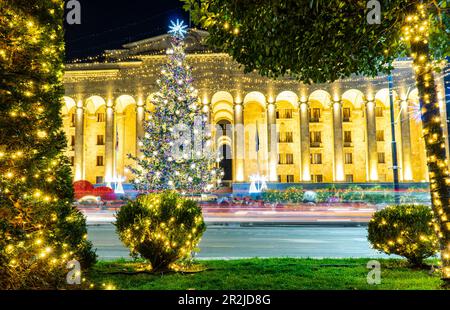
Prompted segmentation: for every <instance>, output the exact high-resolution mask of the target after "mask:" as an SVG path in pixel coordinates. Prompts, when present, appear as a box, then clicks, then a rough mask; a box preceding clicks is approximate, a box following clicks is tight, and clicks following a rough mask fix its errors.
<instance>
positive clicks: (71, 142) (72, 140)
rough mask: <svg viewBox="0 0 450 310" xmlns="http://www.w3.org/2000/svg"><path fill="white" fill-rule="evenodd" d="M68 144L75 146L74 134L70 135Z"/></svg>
mask: <svg viewBox="0 0 450 310" xmlns="http://www.w3.org/2000/svg"><path fill="white" fill-rule="evenodd" d="M70 146H72V147H73V146H75V136H70Z"/></svg>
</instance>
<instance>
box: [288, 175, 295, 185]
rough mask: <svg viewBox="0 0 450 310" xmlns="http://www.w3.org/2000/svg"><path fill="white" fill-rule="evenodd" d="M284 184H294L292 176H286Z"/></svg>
mask: <svg viewBox="0 0 450 310" xmlns="http://www.w3.org/2000/svg"><path fill="white" fill-rule="evenodd" d="M286 182H287V183H294V175H292V174H288V175H287V176H286Z"/></svg>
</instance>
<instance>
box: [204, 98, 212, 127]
mask: <svg viewBox="0 0 450 310" xmlns="http://www.w3.org/2000/svg"><path fill="white" fill-rule="evenodd" d="M202 111H203V113H205V115H206V118H207V120H208V124H209V125H211V121H212V119H211V108H210V105H209V104H208V103H203V107H202Z"/></svg>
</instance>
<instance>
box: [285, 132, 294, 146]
mask: <svg viewBox="0 0 450 310" xmlns="http://www.w3.org/2000/svg"><path fill="white" fill-rule="evenodd" d="M284 140H285V141H284V142H286V143H292V142H294V135H293V133H292V131H288V132H285V139H284Z"/></svg>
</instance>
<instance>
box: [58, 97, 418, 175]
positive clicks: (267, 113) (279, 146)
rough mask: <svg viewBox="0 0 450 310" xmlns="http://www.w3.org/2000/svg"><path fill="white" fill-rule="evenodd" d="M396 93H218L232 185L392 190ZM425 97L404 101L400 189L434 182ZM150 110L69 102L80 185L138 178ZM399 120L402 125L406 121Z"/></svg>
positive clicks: (124, 103) (67, 120) (125, 102)
mask: <svg viewBox="0 0 450 310" xmlns="http://www.w3.org/2000/svg"><path fill="white" fill-rule="evenodd" d="M388 94H389V92H388V90H387V89H382V90H380V91H378V92H377V93H375V94H367V93H366V94H364V93H363V92H361V91H359V90H356V89H352V90H348V91H346V92H344V93H343V94H340V95H331V94H330V93H328V92H327V91H325V90H316V91H314V92H312V93H310V94H308V95H306V94H296V93H294V92H292V91H283V92H281V93H279V94H277V96H271V95H269V94H266V95H264V94H262V93H261V92H249V93H247V94H243V95H242V96H240V95H235V96H233V95H231V93H229V92H226V91H219V92H216V93H214V94H212V95H211V96H203V97H202V98H201V99H202V104H203V111H204V112H205V113H207V114H208V118H209V120H210V122H211V124H212V125H216V124H218V123H220V122H222V123H226V124H229V125H230V127H231V131H232V134H231V136H230V138H229V139H224V138H223V139H220V138H221V137H220V136H222V134H220V133H219V132H217V130H216V129H214V130H213V136H214V137H215V139H214V140H213V141H215V143H214V144H215V147H216V148H219V147H220V146H221V145H222V144H227V145H228V147H229V149H231V153H232V155H233V156H232V162H233V164H232V170H233V171H232V173H231V174H230V175H232V180H230V181H233V182H248V181H249V179H250V176H251V175H253V174H255V173H258V172H259V173H261V174H263V175H265V176H266V177H267V178H268V180H269V181H271V182H299V183H300V182H330V183H332V182H349V183H351V182H383V181H386V182H389V181H391V179H392V170H391V169H392V162H391V158H392V156H391V155H392V153H391V141H392V137H391V136H390V124H391V120H390V116H389V113H388V112H389V96H388ZM149 98H150V97H149ZM416 106H417V90H415V91H412V92H410V93H409V94H407V95H405V96H401V95H396V96H395V109H396V111H395V115H396V120H395V124H396V125H395V126H396V135H398V137H396V138H397V139H396V140H397V141H398V143H399V148H398V153H399V154H398V155H399V165H400V168H401V169H400V180H401V181H404V182H409V181H415V182H420V181H426V178H427V173H426V166H425V164H424V163H426V156H425V150H424V145H423V139H422V138H421V136H422V135H421V124H420V122H417V121H415V120H414V117H415V115H414V113H415V112H414V111H415V109H416V108H415V107H416ZM146 110H147V111H148V110H150V100H149V99H148V98H143V97H139V96H131V95H121V96H118V97H116V98H108V97H107V96H104V97H102V96H98V95H94V96H89V97H87V98H81V97H75V96H73V97H65V98H64V105H63V111H62V114H63V119H64V130H65V131H66V133H67V136H68V140H69V148H68V151H67V154H68V156H69V157H70V158H71V160H72V164H73V170H74V178H75V180H83V179H86V180H88V181H91V182H93V183H108V182H111V181H113V180H114V179H116V178H118V177H125V178H126V179H125V182H126V180H128V179H129V178H131V175H130V173H129V171H127V169H126V167H127V166H128V165H132V164H133V162H132V160H131V159H128V157H127V154H132V155H139V154H138V153H139V138H140V137H143V135H144V121H145V111H146ZM397 116H398V117H397Z"/></svg>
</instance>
